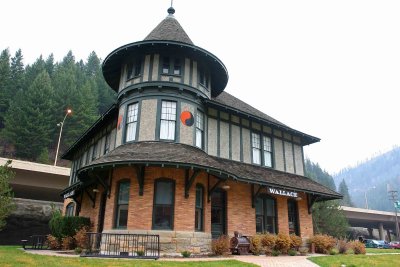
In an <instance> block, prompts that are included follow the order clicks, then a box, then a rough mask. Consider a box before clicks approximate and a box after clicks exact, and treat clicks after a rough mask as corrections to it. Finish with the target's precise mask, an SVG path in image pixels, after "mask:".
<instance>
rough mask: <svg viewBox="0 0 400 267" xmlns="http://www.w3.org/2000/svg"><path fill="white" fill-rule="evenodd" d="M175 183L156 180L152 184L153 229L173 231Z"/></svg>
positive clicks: (167, 180) (166, 180)
mask: <svg viewBox="0 0 400 267" xmlns="http://www.w3.org/2000/svg"><path fill="white" fill-rule="evenodd" d="M174 198H175V181H173V180H169V179H158V180H156V181H155V183H154V202H153V203H154V205H153V229H164V230H172V229H174Z"/></svg>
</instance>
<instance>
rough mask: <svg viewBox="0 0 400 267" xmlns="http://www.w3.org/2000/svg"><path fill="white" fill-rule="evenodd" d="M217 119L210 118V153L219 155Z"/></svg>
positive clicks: (208, 138)
mask: <svg viewBox="0 0 400 267" xmlns="http://www.w3.org/2000/svg"><path fill="white" fill-rule="evenodd" d="M217 132H218V130H217V120H216V119H213V118H208V137H207V140H208V154H210V155H212V156H216V155H217Z"/></svg>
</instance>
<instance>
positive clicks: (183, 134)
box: [178, 102, 196, 145]
mask: <svg viewBox="0 0 400 267" xmlns="http://www.w3.org/2000/svg"><path fill="white" fill-rule="evenodd" d="M183 111H189V112H191V113H192V114H193V116H195V108H194V107H193V105H190V104H188V103H185V102H182V103H181V112H183ZM178 115H179V114H178ZM178 123H180V124H181V125H180V127H179V129H180V142H181V143H183V144H187V145H193V137H194V136H193V134H194V129H195V125H196V124H195V123H194V124H193V125H192V126H186V125H184V124H183V123H182V122H181V120H180V118H179V117H178Z"/></svg>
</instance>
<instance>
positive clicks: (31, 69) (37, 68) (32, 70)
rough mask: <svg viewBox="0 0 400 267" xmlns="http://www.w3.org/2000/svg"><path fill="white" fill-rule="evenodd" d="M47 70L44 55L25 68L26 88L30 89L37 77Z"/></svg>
mask: <svg viewBox="0 0 400 267" xmlns="http://www.w3.org/2000/svg"><path fill="white" fill-rule="evenodd" d="M44 70H46V63H45V61H44V60H43V57H42V55H40V56H39V58H38V59H36V61H35V62H34V63H33V64H32V65H27V66H26V68H25V79H24V80H25V83H26V84H25V86H24V87H25V88H28V87H29V86H30V84H31V83H32V82H33V81H34V80H35V79H36V77H37V76H38V75H39V74H40V73H42V72H43V71H44Z"/></svg>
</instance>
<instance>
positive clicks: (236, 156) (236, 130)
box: [231, 125, 240, 161]
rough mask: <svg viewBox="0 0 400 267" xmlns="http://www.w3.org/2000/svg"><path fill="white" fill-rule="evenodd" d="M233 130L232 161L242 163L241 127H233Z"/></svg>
mask: <svg viewBox="0 0 400 267" xmlns="http://www.w3.org/2000/svg"><path fill="white" fill-rule="evenodd" d="M231 130H232V159H233V160H237V161H240V127H239V126H236V125H231Z"/></svg>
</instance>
